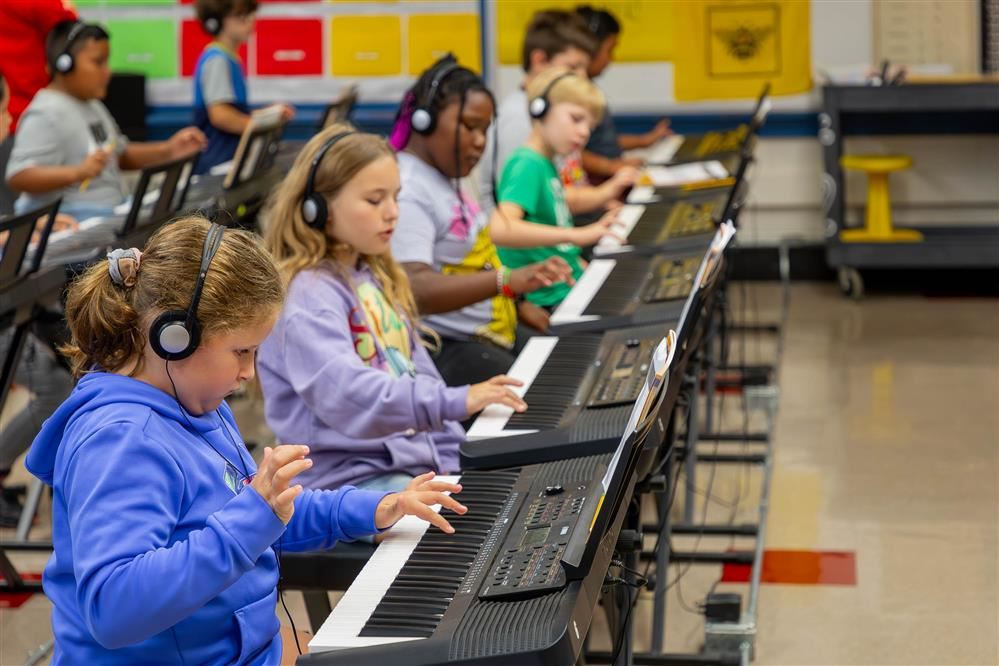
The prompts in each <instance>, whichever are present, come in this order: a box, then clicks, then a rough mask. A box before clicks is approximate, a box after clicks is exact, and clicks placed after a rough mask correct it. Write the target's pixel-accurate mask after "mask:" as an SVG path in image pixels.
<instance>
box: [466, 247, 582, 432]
mask: <svg viewBox="0 0 999 666" xmlns="http://www.w3.org/2000/svg"><path fill="white" fill-rule="evenodd" d="M593 263H596V262H593ZM593 263H591V264H590V265H591V266H592V265H593ZM587 271H589V269H587ZM585 276H586V274H585V273H584V274H583V277H585ZM576 286H577V287H578V286H579V283H576ZM557 343H558V338H556V337H540V336H538V337H533V338H531V339H530V340H528V341H527V344H526V345H524V349H523V350H522V351H521V352H520V355H519V356H517V360H516V361H514V363H513V365H512V366H511V367H510V371H509V372H507V373H506V374H507V375H509V376H510V377H513V378H515V379H519V380H520V381H522V382H524V385H523V386H511V387H510V389H511V390H512V391H513V392H514V393H516V394H517V395H518V396H520V397H524V394H525V393H527V390H528V389H529V388H530V387H531V383H532V382H534V378H535V377H537V375H538V373H539V372H540V371H541V368H542V367H544V365H545V362H546V361H547V360H548V357H549V356H550V355H551V353H552V350H553V349H555V345H556V344H557ZM527 410H528V411H530V410H531V404H530V403H528V404H527ZM513 413H514V412H513V408H511V407H507V406H506V405H490V406H488V407H486V408H485V409H484V410H482V413H481V414H479V417H478V418H477V419H475V423H473V424H472V427H471V428H469V429H468V434H467V437H468V438H469V439H485V438H487V437H503V436H506V435H522V434H526V433H528V432H534V431H514V430H504V428H505V426H506V423H507V421H509V420H510V417H511V416H512V415H513Z"/></svg>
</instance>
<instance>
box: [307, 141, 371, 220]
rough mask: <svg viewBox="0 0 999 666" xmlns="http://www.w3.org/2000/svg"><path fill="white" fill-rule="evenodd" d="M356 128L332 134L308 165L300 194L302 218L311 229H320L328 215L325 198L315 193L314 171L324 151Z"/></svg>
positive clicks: (327, 150)
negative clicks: (303, 189)
mask: <svg viewBox="0 0 999 666" xmlns="http://www.w3.org/2000/svg"><path fill="white" fill-rule="evenodd" d="M358 133H359V132H358V131H357V130H347V131H345V132H340V133H339V134H334V135H333V136H331V137H330V138H329V139H327V140H326V143H324V144H323V145H322V147H321V148H320V149H319V151H318V152H317V153H316V156H315V157H313V158H312V164H311V165H310V166H309V176H308V178H306V180H305V194H304V195H303V196H302V218H303V219H304V220H305V223H306V224H308V225H309V226H310V227H312V228H313V229H322V228H323V226H324V225H325V224H326V219H327V217H328V214H327V210H326V199H324V198H323V197H322V195H320V194H317V193H316V191H315V189H316V173H317V172H318V171H319V164H320V163H321V162H322V161H323V157H325V156H326V153H328V152H329V151H330V149H331V148H332V147H333V146H334V145H336V143H337V142H338V141H340V140H341V139H345V138H347V137H348V136H350V135H352V134H358Z"/></svg>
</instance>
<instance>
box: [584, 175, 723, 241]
mask: <svg viewBox="0 0 999 666" xmlns="http://www.w3.org/2000/svg"><path fill="white" fill-rule="evenodd" d="M731 199H732V188H731V187H720V188H713V189H711V190H708V191H704V192H697V193H692V194H689V195H687V196H684V197H671V198H664V199H662V200H660V201H659V202H658V203H649V204H645V205H639V204H626V205H624V206H622V207H621V208H620V210H619V211H618V216H617V222H616V223H615V225H614V228H613V232H614V234H613V235H611V234H608V235H606V236H604V237H603V238H601V239H600V241H599V242H598V243H597V244H596V246H595V247H594V248H593V256H595V257H603V256H618V255H624V254H654V253H656V252H662V251H664V250H672V249H674V248H675V249H684V248H690V249H703V247H704V246H705V244H706V237H707V236H710V235H711V234H713V233H714V232H715V229H716V228H717V226H718V224H719V223H720V222H721V220H722V219H725V218H724V216H725V214H726V211H727V206H728V204H729V202H730V200H731ZM622 239H623V240H622Z"/></svg>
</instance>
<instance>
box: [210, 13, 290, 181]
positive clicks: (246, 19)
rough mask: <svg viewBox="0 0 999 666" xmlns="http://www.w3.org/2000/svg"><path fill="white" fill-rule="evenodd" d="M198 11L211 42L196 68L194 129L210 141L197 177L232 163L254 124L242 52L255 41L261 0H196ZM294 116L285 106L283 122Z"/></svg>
mask: <svg viewBox="0 0 999 666" xmlns="http://www.w3.org/2000/svg"><path fill="white" fill-rule="evenodd" d="M194 10H195V13H196V14H197V16H198V21H200V22H201V27H202V28H203V29H204V31H205V32H207V33H208V34H209V35H211V36H212V37H213V41H212V42H211V43H210V44H209V45H208V46H206V47H205V50H204V51H203V52H202V53H201V57H199V58H198V63H197V65H195V68H194V124H195V125H196V126H197V127H198V128H199V129H200V130H201V131H202V132H204V133H205V136H206V137H207V138H208V147H207V148H205V153H204V155H202V156H201V158H200V159H199V160H198V166H197V172H198V173H206V172H207V171H208V170H209V169H211V168H212V167H213V166H215V165H217V164H221V163H222V162H227V161H229V160H231V159H232V158H233V155H235V154H236V148H237V147H238V146H239V137H240V136H241V135H242V134H243V130H245V129H246V126H247V125H248V124H249V123H250V103H249V99H248V96H247V90H246V77H245V76H244V75H243V63H242V61H241V60H240V58H239V48H240V47H241V46H242V45H243V44H246V43H247V42H248V41H250V37H252V36H253V25H254V20H255V18H256V13H257V0H195V5H194ZM294 115H295V112H294V110H293V109H292V108H291V107H290V106H288V105H285V106H284V116H285V118H286V119H288V120H291V118H293V117H294Z"/></svg>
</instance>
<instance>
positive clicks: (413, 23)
mask: <svg viewBox="0 0 999 666" xmlns="http://www.w3.org/2000/svg"><path fill="white" fill-rule="evenodd" d="M408 36H409V73H410V74H412V75H414V76H418V75H419V74H420V73H421V72H422V71H423V70H425V69H427V68H428V67H430V65H432V64H433V63H434V62H435V61H437V60H438V59H440V58H441V56H444V55H446V54H447V53H448V52H450V53H453V54H454V56H455V57H456V58H457V59H458V62H460V63H461V64H462V65H463V66H465V67H468V68H469V69H471V70H473V71H475V72H480V71H482V57H481V54H482V46H481V35H480V32H479V17H478V16H476V15H475V14H414V15H412V16H410V17H409V24H408Z"/></svg>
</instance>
